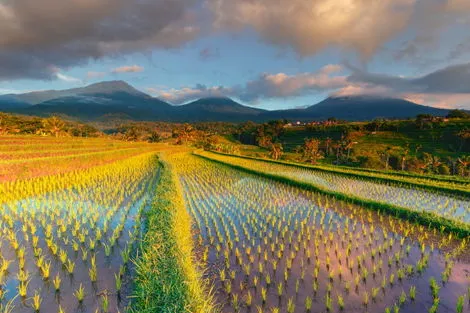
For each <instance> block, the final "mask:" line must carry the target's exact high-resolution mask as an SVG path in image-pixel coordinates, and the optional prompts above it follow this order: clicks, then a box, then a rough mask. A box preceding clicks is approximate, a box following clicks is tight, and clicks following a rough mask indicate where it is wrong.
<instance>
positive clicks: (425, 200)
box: [201, 152, 470, 223]
mask: <svg viewBox="0 0 470 313" xmlns="http://www.w3.org/2000/svg"><path fill="white" fill-rule="evenodd" d="M201 154H202V155H204V156H208V157H210V158H211V159H214V160H219V161H223V162H228V163H230V164H235V165H238V166H242V167H247V168H251V169H257V170H261V171H263V172H265V173H271V174H276V175H279V176H283V177H286V178H293V179H296V180H299V181H303V182H308V183H313V184H315V185H318V186H321V187H323V188H326V189H328V190H332V191H338V192H341V193H345V194H348V195H354V196H357V197H360V198H363V199H370V200H374V201H379V202H383V203H388V204H392V205H397V206H400V207H405V208H408V209H412V210H416V211H428V212H432V213H435V214H437V215H440V216H442V217H445V218H447V219H450V220H455V221H459V222H465V223H470V200H469V199H468V198H462V197H456V196H451V195H446V194H442V193H438V192H430V191H428V190H422V189H413V188H406V187H401V186H397V185H393V184H380V183H376V182H371V181H368V180H364V179H358V178H351V177H346V176H341V175H339V174H335V173H331V172H323V171H315V170H314V169H310V168H300V167H295V166H290V165H285V164H276V163H269V162H264V161H259V160H254V159H244V158H239V157H236V156H228V155H220V154H215V153H210V152H203V153H201Z"/></svg>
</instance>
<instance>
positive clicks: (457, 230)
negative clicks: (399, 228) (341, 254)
mask: <svg viewBox="0 0 470 313" xmlns="http://www.w3.org/2000/svg"><path fill="white" fill-rule="evenodd" d="M194 154H195V155H197V156H199V157H201V158H204V159H206V160H210V161H213V162H216V163H219V164H224V165H226V166H229V167H231V168H234V169H237V170H241V171H245V172H247V173H252V174H256V175H259V176H262V177H266V178H269V179H273V180H276V181H279V182H283V183H286V184H288V185H291V186H295V187H299V188H303V189H306V190H311V191H316V192H319V193H322V194H325V195H329V196H332V197H334V198H335V199H338V200H343V201H346V202H350V203H354V204H357V205H361V206H363V207H365V208H369V209H372V210H377V211H381V212H384V213H387V214H389V215H392V216H395V217H399V218H402V219H406V220H408V221H411V222H414V223H418V224H421V225H424V226H428V227H431V228H437V229H438V230H440V231H442V232H448V233H453V234H455V235H456V236H458V237H460V238H466V237H470V225H468V224H466V223H463V222H458V221H452V220H449V219H447V218H444V217H441V216H438V215H436V214H434V213H431V212H422V211H415V210H410V209H407V208H404V207H400V206H396V205H391V204H388V203H383V202H379V201H374V200H368V199H363V198H360V197H357V196H354V195H349V194H345V193H341V192H337V191H332V190H329V189H326V188H324V187H321V186H317V185H315V184H312V183H306V182H303V181H300V180H296V179H292V178H287V177H285V176H282V175H277V174H271V173H265V172H263V171H261V170H257V169H253V168H250V167H248V166H240V165H235V164H231V163H230V162H227V161H221V160H216V159H213V158H211V157H210V156H207V155H202V154H201V153H198V152H195V153H194ZM232 157H233V156H232ZM236 157H238V156H236ZM241 158H246V159H250V158H249V157H241ZM258 160H260V159H258ZM261 160H262V159H261ZM262 161H265V160H262ZM267 162H273V161H267ZM289 165H290V164H289ZM294 166H298V165H294Z"/></svg>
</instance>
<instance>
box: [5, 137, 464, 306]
mask: <svg viewBox="0 0 470 313" xmlns="http://www.w3.org/2000/svg"><path fill="white" fill-rule="evenodd" d="M201 154H202V155H204V156H206V157H210V158H212V159H214V160H210V159H207V158H202V157H200V156H196V155H192V154H191V153H190V149H188V148H187V147H184V146H183V147H182V146H179V147H175V146H170V145H164V144H155V145H151V144H145V143H126V142H119V141H114V140H111V139H108V138H98V139H74V138H47V137H27V136H24V137H22V136H6V137H0V174H1V175H3V176H1V175H0V313H14V312H19V313H28V312H47V313H49V312H52V313H55V312H57V313H70V312H73V313H75V312H80V313H88V312H90V313H117V312H129V313H137V312H139V313H142V312H143V313H147V312H148V313H151V312H169V313H170V312H171V313H173V312H174V313H180V312H181V313H183V312H194V313H212V312H214V313H217V312H221V313H238V312H242V313H243V312H250V313H251V312H255V313H262V312H268V313H276V312H287V313H304V312H315V313H316V312H385V313H387V312H394V313H398V312H409V313H411V312H431V313H432V312H466V311H469V309H470V306H469V296H470V249H469V244H470V243H469V240H470V239H469V238H468V237H466V236H456V234H454V233H453V232H444V231H442V229H439V228H436V227H427V225H420V224H417V223H414V222H412V221H409V220H407V219H406V218H403V217H400V218H398V217H397V216H395V215H394V214H386V213H384V212H383V211H380V210H370V209H367V208H365V206H364V205H362V204H359V203H357V202H353V201H344V200H345V199H347V198H341V199H340V198H339V197H333V196H331V195H328V194H327V193H322V192H316V191H313V190H311V189H308V188H302V186H300V185H298V184H297V185H295V184H290V183H289V179H292V180H294V179H296V180H301V181H305V182H309V183H313V184H316V185H320V186H321V187H322V188H325V189H327V190H332V191H339V192H342V193H345V194H352V195H354V196H358V197H364V198H366V199H374V200H380V201H385V202H386V203H390V204H395V205H399V206H403V207H407V208H409V209H410V210H416V211H420V212H421V211H426V212H435V213H437V214H439V216H442V217H445V218H448V219H451V220H453V221H456V222H458V223H460V224H459V225H468V219H469V206H468V204H469V200H468V199H466V198H465V197H460V198H459V197H453V196H451V195H448V194H442V193H438V192H431V191H430V190H422V189H414V188H410V186H406V187H405V186H398V185H394V184H381V183H378V182H372V181H369V180H366V179H353V178H351V177H350V176H343V175H340V173H328V172H325V171H315V170H313V169H308V168H300V167H293V166H290V165H285V164H275V163H267V162H263V161H259V160H247V159H241V158H237V157H232V156H222V155H219V154H212V153H207V152H205V153H201ZM216 161H219V162H216ZM222 161H223V162H222ZM220 162H222V163H223V164H221V163H220ZM233 165H238V166H239V167H240V169H242V168H243V169H244V168H246V169H256V170H257V171H252V173H248V172H247V171H243V170H237V169H235V168H234V167H233ZM262 172H266V173H273V174H276V175H281V176H282V177H285V178H286V179H285V180H282V181H281V180H275V179H270V178H267V176H263V175H261V174H256V173H262ZM342 199H343V200H342ZM354 203H356V204H354Z"/></svg>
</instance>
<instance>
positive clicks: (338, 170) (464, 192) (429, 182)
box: [212, 152, 470, 198]
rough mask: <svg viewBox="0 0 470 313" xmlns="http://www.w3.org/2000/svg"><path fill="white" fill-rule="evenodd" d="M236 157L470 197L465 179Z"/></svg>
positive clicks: (468, 181)
mask: <svg viewBox="0 0 470 313" xmlns="http://www.w3.org/2000/svg"><path fill="white" fill-rule="evenodd" d="M212 153H214V154H220V155H227V156H233V155H230V154H225V153H221V152H212ZM236 157H239V158H244V159H248V160H259V161H263V162H269V163H273V164H282V165H289V166H294V167H299V168H301V169H310V170H312V171H317V172H327V173H334V174H339V175H343V176H347V177H351V178H353V179H354V178H357V179H363V180H368V181H371V182H377V183H384V184H389V185H390V184H391V185H398V186H400V187H407V188H412V189H413V188H415V189H416V188H419V189H425V190H429V191H432V192H440V193H444V194H449V195H454V196H461V197H467V198H468V197H470V189H469V188H470V180H469V179H468V178H463V177H452V178H442V177H439V176H436V177H434V176H424V175H413V174H410V173H408V174H405V173H393V174H392V173H388V172H383V171H377V170H375V171H374V170H369V169H359V168H350V167H342V166H327V165H309V164H305V163H295V162H287V161H281V160H271V159H262V158H256V157H250V156H240V155H237V156H236Z"/></svg>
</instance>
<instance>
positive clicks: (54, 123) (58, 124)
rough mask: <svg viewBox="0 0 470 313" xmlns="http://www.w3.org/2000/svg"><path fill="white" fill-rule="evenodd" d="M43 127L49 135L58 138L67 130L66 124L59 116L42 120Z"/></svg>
mask: <svg viewBox="0 0 470 313" xmlns="http://www.w3.org/2000/svg"><path fill="white" fill-rule="evenodd" d="M42 126H43V127H44V128H45V129H46V131H48V132H49V133H51V134H53V135H55V136H56V137H59V135H60V134H61V133H62V132H63V131H64V129H65V122H64V121H62V120H61V119H60V118H59V117H57V116H51V117H49V118H46V119H43V120H42Z"/></svg>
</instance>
